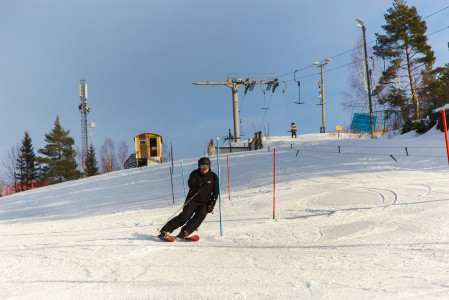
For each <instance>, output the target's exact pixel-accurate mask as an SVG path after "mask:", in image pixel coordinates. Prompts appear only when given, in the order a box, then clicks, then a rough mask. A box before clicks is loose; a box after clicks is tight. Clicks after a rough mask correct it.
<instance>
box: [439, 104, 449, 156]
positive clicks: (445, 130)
mask: <svg viewBox="0 0 449 300" xmlns="http://www.w3.org/2000/svg"><path fill="white" fill-rule="evenodd" d="M441 114H442V117H443V125H444V138H445V140H446V152H447V162H448V164H449V141H448V137H447V123H446V112H445V111H444V109H443V110H442V111H441Z"/></svg>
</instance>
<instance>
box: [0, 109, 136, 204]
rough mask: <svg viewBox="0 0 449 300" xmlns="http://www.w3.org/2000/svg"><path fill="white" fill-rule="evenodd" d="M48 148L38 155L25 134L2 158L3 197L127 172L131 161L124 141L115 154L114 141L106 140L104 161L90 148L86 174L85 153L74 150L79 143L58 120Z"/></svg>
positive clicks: (47, 136) (0, 183) (48, 136)
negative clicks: (73, 181) (8, 194)
mask: <svg viewBox="0 0 449 300" xmlns="http://www.w3.org/2000/svg"><path fill="white" fill-rule="evenodd" d="M45 142H46V145H45V146H44V147H43V148H42V149H38V150H37V153H38V154H36V153H35V150H34V147H33V142H32V139H31V137H30V135H29V133H28V131H25V134H24V137H23V139H22V141H21V143H18V144H17V145H15V146H13V147H11V149H10V150H9V151H8V153H7V154H6V155H5V157H4V158H3V159H2V167H3V168H2V179H1V181H0V196H1V195H2V194H3V192H4V190H5V189H8V190H9V191H10V192H12V193H14V192H19V191H25V190H29V189H31V188H33V187H38V186H44V185H51V184H56V183H61V182H65V181H70V180H75V179H79V178H82V177H90V176H95V175H98V174H100V172H101V173H108V172H112V171H116V170H120V169H123V165H124V162H125V161H126V159H127V158H128V146H127V145H126V143H125V141H122V142H121V143H120V144H119V146H118V152H117V153H116V151H115V145H114V142H113V140H112V139H111V138H109V137H108V138H106V140H105V142H104V143H103V145H102V146H101V149H100V161H99V162H98V161H97V158H96V154H95V148H94V146H93V145H92V144H90V145H89V149H88V152H87V158H86V170H85V172H84V173H83V172H82V170H80V168H79V166H80V165H81V163H79V164H78V163H77V159H78V161H80V160H81V151H76V150H75V149H74V144H75V140H74V139H73V138H72V137H71V136H70V130H65V129H64V128H63V127H62V126H61V123H60V120H59V116H57V117H56V120H55V122H54V127H53V129H52V130H51V131H50V132H49V133H47V134H45Z"/></svg>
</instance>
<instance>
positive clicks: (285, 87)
mask: <svg viewBox="0 0 449 300" xmlns="http://www.w3.org/2000/svg"><path fill="white" fill-rule="evenodd" d="M282 82H283V83H284V88H283V89H282V94H285V91H286V90H287V83H286V82H285V81H282Z"/></svg>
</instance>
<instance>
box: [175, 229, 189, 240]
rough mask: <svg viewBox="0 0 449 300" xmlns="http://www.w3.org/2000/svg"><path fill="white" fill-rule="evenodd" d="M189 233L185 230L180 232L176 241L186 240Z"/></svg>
mask: <svg viewBox="0 0 449 300" xmlns="http://www.w3.org/2000/svg"><path fill="white" fill-rule="evenodd" d="M189 234H190V233H189V232H188V231H187V230H181V232H180V233H179V234H178V235H177V236H176V238H178V239H186V238H187V237H188V236H189Z"/></svg>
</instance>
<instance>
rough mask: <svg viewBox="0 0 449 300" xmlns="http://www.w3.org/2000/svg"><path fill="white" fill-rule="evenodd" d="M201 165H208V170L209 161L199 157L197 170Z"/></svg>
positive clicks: (206, 158)
mask: <svg viewBox="0 0 449 300" xmlns="http://www.w3.org/2000/svg"><path fill="white" fill-rule="evenodd" d="M201 165H208V166H209V169H210V159H209V158H208V157H201V158H200V159H199V160H198V168H199V167H200V166H201Z"/></svg>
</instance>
